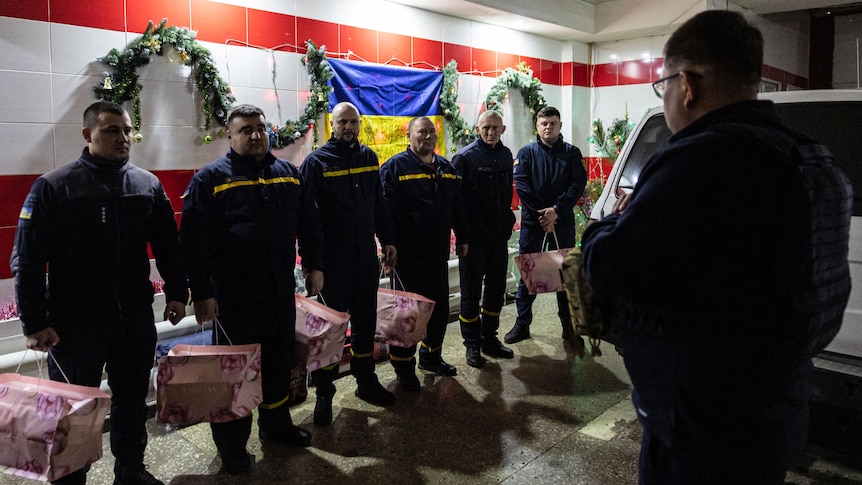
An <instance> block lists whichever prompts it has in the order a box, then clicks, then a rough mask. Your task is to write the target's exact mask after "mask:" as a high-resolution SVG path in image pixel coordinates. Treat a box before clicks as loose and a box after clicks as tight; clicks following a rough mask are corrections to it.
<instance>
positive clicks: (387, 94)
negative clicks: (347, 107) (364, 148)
mask: <svg viewBox="0 0 862 485" xmlns="http://www.w3.org/2000/svg"><path fill="white" fill-rule="evenodd" d="M328 62H329V65H330V67H331V68H332V72H333V74H334V75H333V77H332V79H331V80H330V83H331V84H332V88H333V90H332V93H330V95H329V106H330V109H331V108H332V107H334V106H335V105H336V104H338V103H341V102H344V101H349V102H351V103H353V104H354V105H356V107H357V108H359V113H360V114H361V115H362V127H361V131H360V133H359V141H360V142H361V143H363V144H365V145H368V146H369V147H370V148H371V149H372V150H374V151H375V152H376V153H377V157H378V158H379V159H380V163H383V162H385V161H386V160H388V159H389V158H390V157H391V156H392V155H395V154H397V153H400V152H402V151H404V149H405V148H406V147H407V144H408V143H407V124H408V123H409V122H410V120H411V119H412V118H415V117H416V116H427V117H428V118H430V119H431V120H432V121H433V122H434V125H435V126H436V128H437V150H436V151H437V153H439V154H445V152H446V136H445V131H444V129H443V126H444V125H443V115H442V114H441V111H440V90H441V89H442V88H443V73H442V72H439V71H428V70H424V69H413V68H408V67H393V66H383V65H379V64H368V63H364V62H353V61H345V60H339V59H329V60H328ZM330 119H331V114H327V115H326V134H327V137H329V135H330V133H331V129H330V127H329V120H330Z"/></svg>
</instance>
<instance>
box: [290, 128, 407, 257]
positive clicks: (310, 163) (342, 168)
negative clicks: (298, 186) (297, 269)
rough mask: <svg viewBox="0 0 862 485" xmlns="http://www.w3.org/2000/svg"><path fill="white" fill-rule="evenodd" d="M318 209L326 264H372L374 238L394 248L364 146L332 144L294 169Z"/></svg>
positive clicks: (372, 159) (376, 174)
mask: <svg viewBox="0 0 862 485" xmlns="http://www.w3.org/2000/svg"><path fill="white" fill-rule="evenodd" d="M299 171H300V173H301V174H302V177H303V179H304V180H305V183H306V184H307V185H308V187H309V190H311V193H312V194H313V195H314V197H315V199H316V201H317V203H318V206H319V207H320V217H321V219H322V220H325V221H326V224H324V225H323V228H324V240H325V241H326V243H325V244H326V251H325V252H326V255H327V260H328V261H330V262H331V263H332V262H336V261H339V260H349V261H352V260H354V259H355V258H356V257H357V255H358V256H359V257H360V258H361V259H362V260H368V259H369V258H371V259H376V258H377V247H376V245H375V243H374V235H375V234H377V237H378V238H379V239H380V244H381V245H391V244H395V232H394V228H393V227H392V217H391V214H390V213H389V204H388V203H387V202H386V200H385V199H384V198H383V185H382V183H381V182H380V165H379V163H378V161H377V155H376V154H375V153H374V152H373V151H372V150H371V149H370V148H368V147H367V146H365V145H362V144H360V143H359V142H356V143H354V144H353V146H352V147H351V146H350V145H347V144H343V143H339V142H337V141H335V140H334V139H331V140H329V142H328V143H326V144H325V145H323V146H322V147H320V148H319V149H317V150H315V151H314V152H312V153H311V154H310V155H308V157H306V159H305V161H304V162H303V163H302V166H300V167H299Z"/></svg>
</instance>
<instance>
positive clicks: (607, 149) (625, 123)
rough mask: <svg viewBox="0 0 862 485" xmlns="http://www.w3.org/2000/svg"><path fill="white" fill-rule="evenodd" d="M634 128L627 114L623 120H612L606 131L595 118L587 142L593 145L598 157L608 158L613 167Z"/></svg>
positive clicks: (600, 121)
mask: <svg viewBox="0 0 862 485" xmlns="http://www.w3.org/2000/svg"><path fill="white" fill-rule="evenodd" d="M634 126H635V124H634V123H632V122H630V121H629V114H628V112H626V115H625V116H624V117H623V118H616V119H614V121H613V122H611V126H609V127H608V129H607V130H605V128H604V126H603V125H602V120H600V119H598V118H596V119H594V120H593V134H592V135H590V136H589V137H587V141H588V142H590V143H591V144H592V145H593V147H594V148H595V149H596V152H598V154H599V156H601V157H607V158H610V159H611V164H612V165H613V164H614V163H615V162H616V161H617V157H618V156H619V154H620V150H621V149H622V147H623V144H625V142H626V138H628V137H629V134H630V133H631V132H632V128H634Z"/></svg>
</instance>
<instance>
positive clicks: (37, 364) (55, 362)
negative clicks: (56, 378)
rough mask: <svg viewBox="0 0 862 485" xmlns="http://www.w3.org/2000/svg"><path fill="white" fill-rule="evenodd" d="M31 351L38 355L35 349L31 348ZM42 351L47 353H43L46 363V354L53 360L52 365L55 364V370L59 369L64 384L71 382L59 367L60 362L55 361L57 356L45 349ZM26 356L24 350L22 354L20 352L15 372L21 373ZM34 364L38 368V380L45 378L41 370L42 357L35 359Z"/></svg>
mask: <svg viewBox="0 0 862 485" xmlns="http://www.w3.org/2000/svg"><path fill="white" fill-rule="evenodd" d="M27 350H32V349H27ZM33 353H35V354H36V355H37V356H38V353H37V352H36V351H35V350H33ZM43 353H44V354H47V355H45V363H46V364H47V362H48V356H50V357H51V359H53V360H54V365H56V366H57V370H58V371H60V375H62V376H63V379H65V380H66V384H71V382H69V377H68V376H67V375H66V372H65V371H63V368H62V367H60V363H59V362H57V358H56V357H54V354H52V353H51V352H47V351H45V352H43ZM26 356H27V352H26V351H25V352H24V353H23V354H21V361H20V362H18V367H16V368H15V373H16V374H19V375H20V374H21V366H22V365H23V364H24V357H26ZM36 366H37V367H38V368H39V380H40V381H41V380H42V379H44V378H45V376H44V374H43V373H42V372H43V371H42V359H36Z"/></svg>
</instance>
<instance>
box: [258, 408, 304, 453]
mask: <svg viewBox="0 0 862 485" xmlns="http://www.w3.org/2000/svg"><path fill="white" fill-rule="evenodd" d="M258 409H260V417H259V418H258V420H257V424H258V428H259V430H258V437H259V438H260V439H261V440H263V441H272V442H275V443H281V444H284V445H290V446H301V447H306V446H310V445H311V433H309V432H308V431H306V430H304V429H302V428H299V427H297V426H294V425H293V420H292V419H291V418H290V410H289V408H288V407H287V405H286V404H282V405H280V406H278V407H276V408H273V409H263V408H258Z"/></svg>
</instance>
